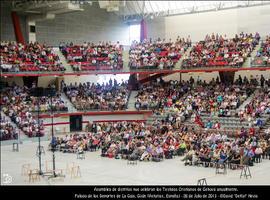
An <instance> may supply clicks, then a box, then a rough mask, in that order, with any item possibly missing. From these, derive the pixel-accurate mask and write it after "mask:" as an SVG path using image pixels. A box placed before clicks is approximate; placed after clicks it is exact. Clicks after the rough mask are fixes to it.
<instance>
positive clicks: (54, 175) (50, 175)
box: [45, 90, 65, 179]
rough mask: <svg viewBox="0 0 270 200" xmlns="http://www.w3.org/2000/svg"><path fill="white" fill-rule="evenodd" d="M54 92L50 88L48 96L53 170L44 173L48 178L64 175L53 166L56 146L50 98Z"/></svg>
mask: <svg viewBox="0 0 270 200" xmlns="http://www.w3.org/2000/svg"><path fill="white" fill-rule="evenodd" d="M54 93H55V92H54V91H53V90H51V92H50V94H49V96H50V102H51V119H52V121H51V126H52V130H51V131H52V140H51V147H52V163H53V170H52V174H50V172H49V173H46V175H45V176H48V179H51V178H56V177H63V178H64V177H65V176H64V175H62V174H56V167H55V147H56V144H55V142H56V141H55V137H54V125H53V123H54V122H53V105H52V98H53V96H54V95H53V94H54Z"/></svg>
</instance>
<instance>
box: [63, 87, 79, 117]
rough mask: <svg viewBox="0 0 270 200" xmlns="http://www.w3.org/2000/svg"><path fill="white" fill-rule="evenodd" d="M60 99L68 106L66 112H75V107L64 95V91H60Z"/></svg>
mask: <svg viewBox="0 0 270 200" xmlns="http://www.w3.org/2000/svg"><path fill="white" fill-rule="evenodd" d="M61 99H63V101H64V102H65V105H66V106H67V107H68V112H77V109H76V108H75V107H74V105H73V104H72V103H71V101H70V100H69V98H68V97H67V96H66V94H65V93H63V92H62V93H61Z"/></svg>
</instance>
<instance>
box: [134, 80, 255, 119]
mask: <svg viewBox="0 0 270 200" xmlns="http://www.w3.org/2000/svg"><path fill="white" fill-rule="evenodd" d="M160 86H162V87H160ZM255 87H256V85H254V84H252V83H249V82H247V83H241V84H239V83H238V82H237V81H236V82H235V84H233V85H226V84H223V83H220V81H219V80H218V79H217V80H212V81H211V82H210V83H209V84H207V83H205V82H202V81H197V82H196V83H195V81H194V79H193V78H192V77H191V79H190V81H182V82H178V81H171V82H167V83H165V82H154V83H151V84H148V85H143V86H141V88H140V90H139V92H138V95H137V99H136V102H135V107H136V108H137V109H153V110H163V109H168V110H171V111H175V112H177V113H179V114H180V116H181V117H187V116H190V115H191V114H192V113H193V112H196V113H197V112H198V113H211V114H213V115H218V116H231V111H232V110H235V109H237V108H238V107H239V106H240V105H241V104H242V103H243V102H244V101H245V100H246V99H247V98H248V97H249V96H250V95H251V94H252V92H253V91H254V90H255Z"/></svg>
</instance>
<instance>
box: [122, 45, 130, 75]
mask: <svg viewBox="0 0 270 200" xmlns="http://www.w3.org/2000/svg"><path fill="white" fill-rule="evenodd" d="M128 63H129V50H128V49H125V50H124V51H123V70H124V71H130V69H129V66H128Z"/></svg>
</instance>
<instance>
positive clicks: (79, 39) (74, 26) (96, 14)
mask: <svg viewBox="0 0 270 200" xmlns="http://www.w3.org/2000/svg"><path fill="white" fill-rule="evenodd" d="M83 8H84V11H78V12H73V13H65V14H59V15H56V17H55V19H52V20H45V21H37V22H36V38H37V41H40V42H46V43H47V44H50V45H54V46H57V45H59V43H60V42H61V41H65V42H71V41H73V42H74V43H83V42H84V41H93V42H98V41H104V40H107V41H115V42H116V41H120V42H121V43H122V44H128V40H129V29H128V25H127V24H124V23H123V22H122V20H121V19H120V18H119V17H118V16H117V15H116V14H114V13H108V12H107V11H106V10H105V9H99V7H98V4H97V3H93V5H92V6H90V5H84V7H83Z"/></svg>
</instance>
